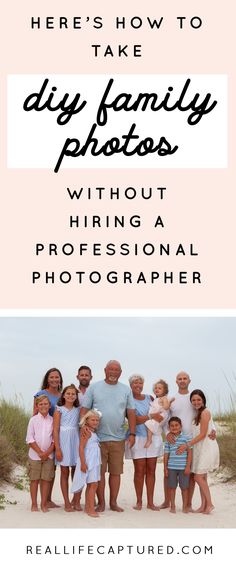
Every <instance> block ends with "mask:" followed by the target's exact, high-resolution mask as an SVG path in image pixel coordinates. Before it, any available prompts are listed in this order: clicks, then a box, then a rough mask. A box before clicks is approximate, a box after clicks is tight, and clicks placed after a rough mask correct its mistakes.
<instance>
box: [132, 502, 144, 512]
mask: <svg viewBox="0 0 236 574" xmlns="http://www.w3.org/2000/svg"><path fill="white" fill-rule="evenodd" d="M133 509H134V510H142V502H137V504H135V506H133Z"/></svg>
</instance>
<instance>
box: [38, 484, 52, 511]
mask: <svg viewBox="0 0 236 574" xmlns="http://www.w3.org/2000/svg"><path fill="white" fill-rule="evenodd" d="M49 487H50V481H48V480H43V479H41V481H40V490H41V510H42V512H48V505H47V501H48V491H49Z"/></svg>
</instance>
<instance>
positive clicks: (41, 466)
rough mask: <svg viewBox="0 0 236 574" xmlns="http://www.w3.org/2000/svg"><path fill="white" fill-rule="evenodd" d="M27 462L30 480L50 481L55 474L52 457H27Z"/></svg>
mask: <svg viewBox="0 0 236 574" xmlns="http://www.w3.org/2000/svg"><path fill="white" fill-rule="evenodd" d="M28 464H29V478H30V480H40V479H41V480H48V481H51V480H52V479H53V478H54V476H55V462H54V460H53V459H52V458H49V459H48V460H32V459H31V458H29V461H28Z"/></svg>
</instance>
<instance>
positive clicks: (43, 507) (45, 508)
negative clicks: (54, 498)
mask: <svg viewBox="0 0 236 574" xmlns="http://www.w3.org/2000/svg"><path fill="white" fill-rule="evenodd" d="M41 510H42V512H49V510H48V506H41Z"/></svg>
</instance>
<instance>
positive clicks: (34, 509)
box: [30, 480, 39, 512]
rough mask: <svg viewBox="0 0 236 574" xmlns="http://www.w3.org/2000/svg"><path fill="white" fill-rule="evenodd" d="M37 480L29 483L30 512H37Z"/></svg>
mask: <svg viewBox="0 0 236 574" xmlns="http://www.w3.org/2000/svg"><path fill="white" fill-rule="evenodd" d="M38 485H39V480H31V481H30V496H31V511H32V512H37V511H38V503H37V494H38Z"/></svg>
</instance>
